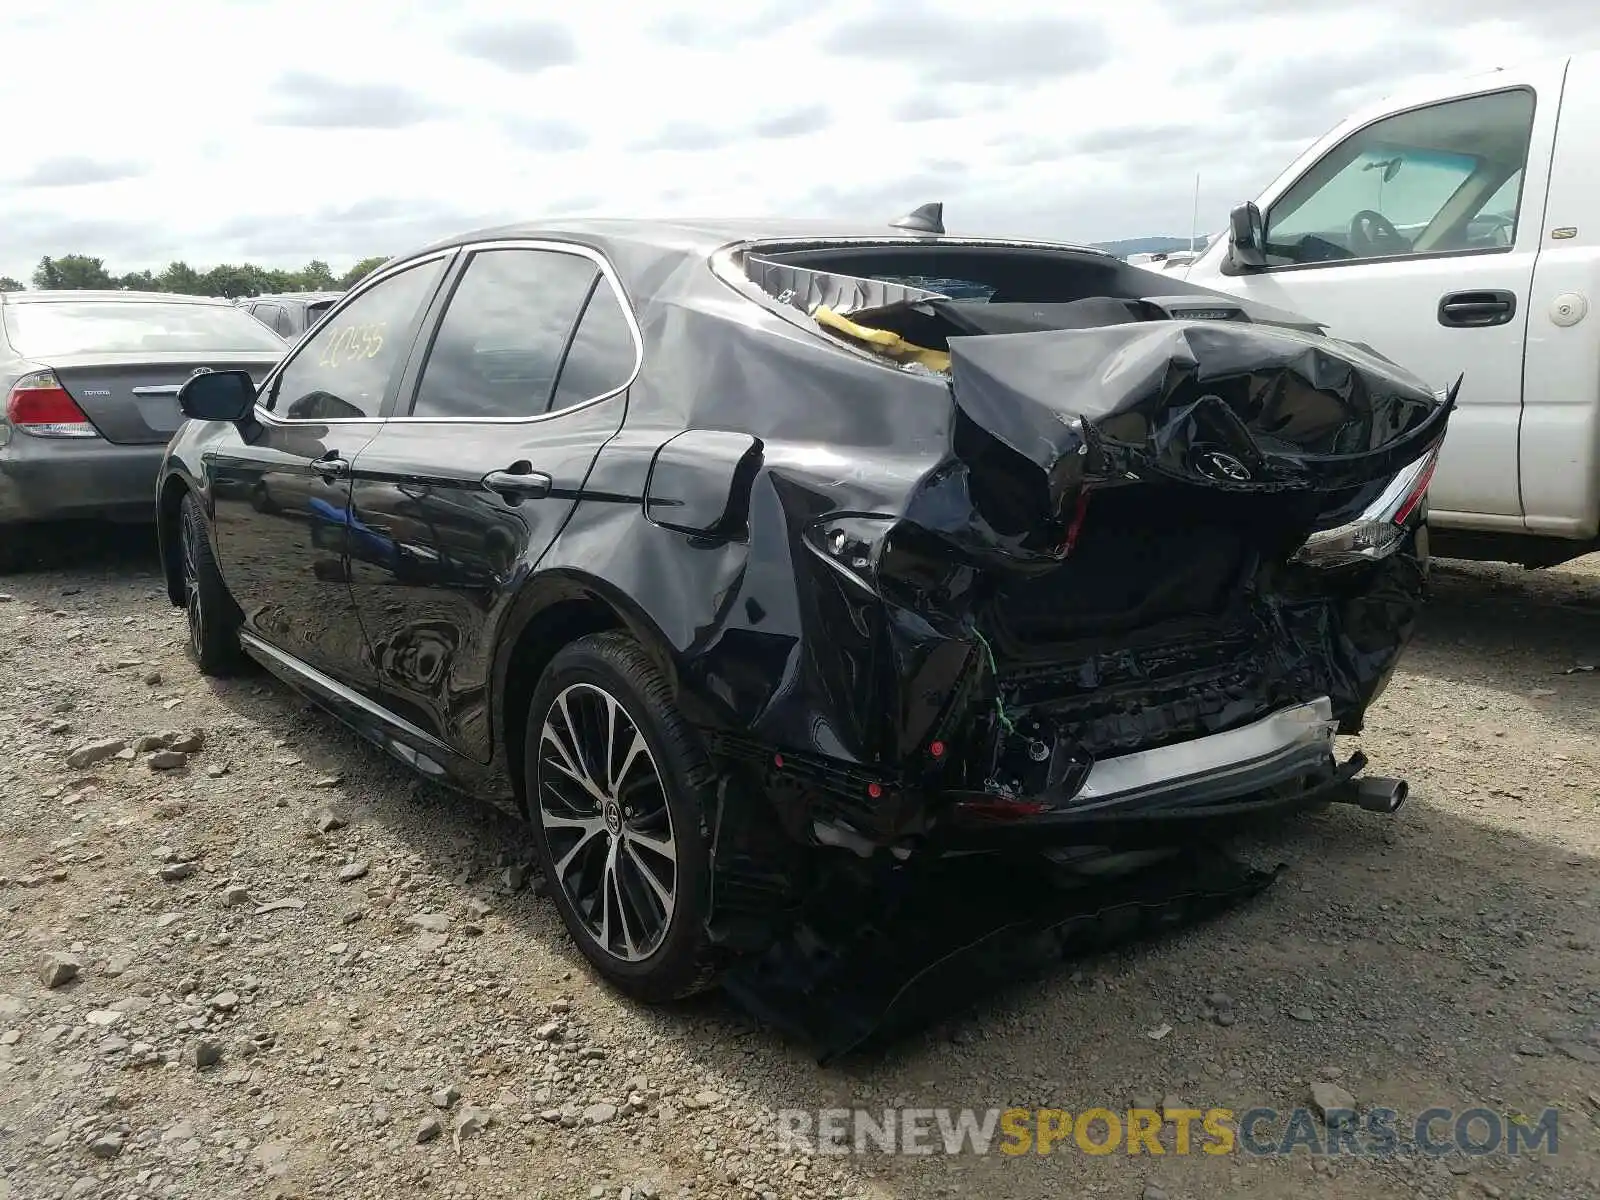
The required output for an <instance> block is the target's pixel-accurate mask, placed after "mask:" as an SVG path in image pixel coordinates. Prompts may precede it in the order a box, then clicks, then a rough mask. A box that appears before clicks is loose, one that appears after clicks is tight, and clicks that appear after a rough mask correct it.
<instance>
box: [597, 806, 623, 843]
mask: <svg viewBox="0 0 1600 1200" xmlns="http://www.w3.org/2000/svg"><path fill="white" fill-rule="evenodd" d="M600 819H601V820H602V821H604V822H605V823H606V832H607V833H609V834H610V835H611V836H612V837H617V836H619V835H620V834H621V833H622V806H621V805H620V804H618V803H617V802H616V801H615V800H607V801H606V802H605V804H604V805H603V806H602V807H601V809H600Z"/></svg>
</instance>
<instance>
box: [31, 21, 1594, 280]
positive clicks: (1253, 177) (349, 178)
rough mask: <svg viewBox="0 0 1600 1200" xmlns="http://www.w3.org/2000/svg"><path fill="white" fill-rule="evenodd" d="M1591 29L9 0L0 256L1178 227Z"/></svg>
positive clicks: (1204, 220) (150, 256)
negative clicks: (576, 221) (1400, 109)
mask: <svg viewBox="0 0 1600 1200" xmlns="http://www.w3.org/2000/svg"><path fill="white" fill-rule="evenodd" d="M724 7H725V8H726V9H727V10H728V11H729V12H732V13H737V14H738V15H736V16H729V15H726V14H722V15H719V13H718V11H717V10H718V9H720V8H724ZM550 12H560V13H562V15H561V16H560V17H559V18H553V17H548V16H537V15H532V14H537V13H550ZM1284 12H1292V14H1293V15H1291V16H1284V15H1281V14H1282V13H1284ZM1440 12H1448V14H1449V16H1448V27H1446V23H1445V22H1444V21H1442V20H1441V19H1440V18H1439V16H1438V15H1435V14H1438V13H1440ZM1583 45H1600V4H1597V3H1595V0H1529V2H1527V3H1523V4H1520V5H1517V4H1507V3H1504V2H1503V0H1493V2H1492V3H1491V2H1490V0H1453V2H1452V3H1451V4H1449V5H1442V4H1440V3H1439V2H1438V0H1297V2H1296V3H1292V4H1291V3H1284V2H1282V0H1073V2H1072V3H1066V2H1064V0H1042V2H1038V3H1035V2H1033V0H984V2H975V0H955V2H953V3H946V2H942V0H855V2H852V3H830V2H829V0H717V2H713V0H701V2H699V3H688V2H684V0H648V2H647V0H632V3H628V2H626V0H622V2H612V0H578V2H574V3H569V4H561V5H551V4H539V3H531V2H526V0H525V2H524V3H520V4H519V3H512V2H509V0H501V2H500V3H493V2H489V0H450V3H444V2H443V0H439V2H438V3H432V4H430V3H427V2H426V0H418V2H417V3H414V4H404V3H402V4H392V3H379V2H378V0H310V2H307V0H159V2H156V3H128V2H127V0H0V48H3V49H4V64H5V65H4V67H3V68H0V113H4V114H5V116H4V130H5V136H4V139H3V143H0V144H3V146H4V154H3V157H0V274H10V275H15V276H18V277H20V278H24V279H25V278H26V277H27V275H28V274H29V273H30V272H31V271H32V269H33V267H34V265H35V264H36V263H37V262H38V259H39V257H40V256H41V255H43V254H64V253H72V252H77V253H87V254H96V255H100V256H101V257H103V258H104V259H105V260H106V262H107V265H108V266H109V267H111V268H112V269H113V270H118V271H122V270H130V269H138V268H141V267H151V268H160V267H161V266H163V265H165V263H166V262H167V261H169V260H171V259H174V258H183V259H186V260H187V261H188V262H189V263H190V264H191V265H194V266H197V267H200V268H205V267H209V266H211V265H214V264H215V263H217V262H223V261H231V262H238V261H241V260H248V261H254V262H258V263H264V264H269V265H279V266H299V265H302V264H304V263H305V262H306V260H307V259H309V258H312V257H318V258H322V259H325V260H327V261H328V262H330V263H331V264H332V266H333V267H334V269H335V270H343V269H344V268H345V267H347V266H349V265H350V263H352V262H353V261H355V260H356V259H358V258H361V257H364V256H366V255H369V254H393V253H399V252H402V251H404V250H406V249H408V248H410V247H412V246H415V245H417V244H419V243H421V242H424V241H427V240H429V239H431V238H434V237H436V236H439V235H442V234H445V233H450V232H455V231H457V230H461V229H469V228H473V227H476V226H481V225H487V224H494V223H498V222H501V221H506V220H517V219H525V218H535V217H539V216H542V215H550V214H558V213H605V214H608V215H623V216H632V215H686V214H694V215H740V216H744V215H754V214H785V215H792V216H802V217H811V216H837V217H848V218H862V219H864V220H869V221H872V222H875V223H876V222H879V221H885V220H888V219H890V218H892V217H894V216H896V215H899V214H900V213H902V212H904V211H905V210H907V209H909V208H911V207H914V206H915V205H916V204H918V203H921V202H923V201H926V200H935V199H938V200H943V201H944V202H945V206H946V208H945V219H946V223H947V224H948V225H949V226H950V228H951V229H952V230H953V231H955V230H959V231H965V232H975V233H1013V234H1018V235H1031V236H1045V237H1054V238H1064V239H1069V240H1075V241H1097V240H1102V239H1107V238H1114V237H1129V236H1138V235H1143V234H1176V235H1179V236H1186V235H1187V234H1188V232H1189V224H1190V209H1191V204H1192V199H1193V193H1194V181H1195V173H1196V171H1198V172H1200V175H1201V181H1200V200H1201V205H1200V225H1201V229H1202V231H1205V230H1211V229H1216V228H1218V227H1219V226H1220V224H1221V223H1222V222H1223V220H1224V219H1225V215H1226V212H1227V209H1228V207H1229V205H1231V204H1233V203H1235V202H1237V201H1239V200H1243V199H1249V198H1250V197H1252V196H1253V195H1254V194H1255V193H1256V192H1257V191H1258V190H1259V189H1260V188H1261V187H1262V186H1263V185H1264V184H1265V183H1267V182H1268V181H1270V180H1271V178H1272V177H1273V176H1274V175H1276V174H1277V172H1278V171H1279V169H1281V168H1282V167H1283V166H1285V165H1286V164H1287V163H1288V161H1289V160H1290V159H1291V158H1292V157H1293V155H1294V154H1295V153H1296V152H1298V151H1299V150H1300V149H1302V148H1303V147H1304V145H1305V144H1306V143H1307V142H1308V141H1310V140H1311V139H1312V138H1314V137H1315V136H1317V135H1318V134H1320V133H1322V132H1324V131H1325V130H1326V129H1327V128H1328V126H1329V125H1331V124H1332V123H1333V122H1334V121H1335V120H1336V119H1337V118H1338V117H1339V116H1341V115H1342V114H1343V113H1345V112H1346V111H1348V110H1349V109H1351V108H1353V107H1356V106H1358V105H1359V104H1361V103H1363V102H1364V101H1366V100H1369V99H1372V98H1375V97H1377V96H1381V95H1383V94H1385V93H1387V92H1390V91H1392V90H1394V89H1395V88H1396V87H1398V86H1401V85H1403V84H1405V83H1407V82H1409V81H1411V80H1412V79H1414V78H1415V77H1417V76H1420V75H1428V74H1435V73H1440V72H1455V71H1466V70H1478V69H1488V68H1492V67H1495V66H1501V65H1513V64H1515V63H1516V62H1518V61H1521V60H1525V59H1529V58H1534V57H1539V56H1542V55H1545V54H1551V53H1563V52H1568V51H1570V50H1572V49H1575V48H1579V47H1581V46H1583Z"/></svg>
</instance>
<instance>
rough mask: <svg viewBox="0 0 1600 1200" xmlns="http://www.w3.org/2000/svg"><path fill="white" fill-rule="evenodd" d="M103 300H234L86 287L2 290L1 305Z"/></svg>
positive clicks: (219, 302) (213, 302)
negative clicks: (19, 290) (18, 290)
mask: <svg viewBox="0 0 1600 1200" xmlns="http://www.w3.org/2000/svg"><path fill="white" fill-rule="evenodd" d="M82 300H90V301H99V300H115V301H122V302H125V303H134V304H142V303H163V304H211V305H229V306H231V305H232V303H233V301H231V300H225V299H219V298H217V297H214V296H190V295H185V294H183V293H181V292H135V291H132V290H129V291H122V290H120V289H115V288H113V289H105V290H98V291H97V290H95V289H92V288H84V289H81V290H79V289H72V288H62V289H59V290H58V289H54V288H51V289H39V290H37V291H23V292H0V304H50V303H60V302H63V301H82Z"/></svg>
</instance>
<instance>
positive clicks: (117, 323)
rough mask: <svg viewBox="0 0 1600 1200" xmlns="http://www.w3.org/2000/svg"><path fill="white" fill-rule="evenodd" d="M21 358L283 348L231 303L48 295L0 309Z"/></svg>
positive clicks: (7, 330) (278, 338) (280, 349)
mask: <svg viewBox="0 0 1600 1200" xmlns="http://www.w3.org/2000/svg"><path fill="white" fill-rule="evenodd" d="M0 320H4V321H5V327H6V338H7V340H8V341H9V342H10V343H11V348H12V349H13V350H15V351H16V352H17V353H18V354H20V355H22V356H23V357H24V358H35V357H37V358H49V357H50V356H51V355H56V354H138V353H142V352H145V351H156V352H159V351H165V350H174V351H185V350H189V351H198V352H200V353H216V352H219V351H226V350H277V351H280V352H281V351H282V350H283V339H281V338H280V337H278V336H277V335H276V334H274V333H273V332H272V330H270V329H268V328H267V327H266V326H264V325H262V324H261V322H259V321H257V320H256V319H255V318H254V317H252V316H251V315H250V314H249V313H247V312H245V311H243V310H242V309H238V308H235V307H234V306H233V305H231V304H165V303H162V302H160V301H152V300H127V301H118V300H46V301H43V302H35V303H26V304H8V305H6V307H5V308H4V309H3V310H0Z"/></svg>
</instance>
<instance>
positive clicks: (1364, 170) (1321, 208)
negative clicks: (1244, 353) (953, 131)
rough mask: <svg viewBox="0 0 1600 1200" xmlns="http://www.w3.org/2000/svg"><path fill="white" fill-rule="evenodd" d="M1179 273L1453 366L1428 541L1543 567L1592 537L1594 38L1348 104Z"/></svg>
mask: <svg viewBox="0 0 1600 1200" xmlns="http://www.w3.org/2000/svg"><path fill="white" fill-rule="evenodd" d="M1180 270H1181V269H1180ZM1174 273H1175V274H1176V273H1178V272H1176V271H1175V272H1174ZM1186 277H1187V278H1188V279H1189V280H1191V281H1192V282H1195V283H1199V284H1203V285H1205V286H1206V287H1211V288H1216V289H1217V290H1219V291H1223V292H1229V293H1231V294H1233V295H1236V296H1240V297H1247V298H1249V299H1252V300H1259V301H1262V302H1264V303H1267V304H1274V305H1278V306H1279V307H1282V308H1287V309H1292V310H1295V311H1298V312H1301V313H1303V314H1305V315H1306V316H1308V317H1310V318H1312V319H1313V320H1316V321H1319V322H1322V323H1323V324H1324V325H1326V326H1327V328H1328V330H1329V332H1331V333H1333V334H1334V335H1336V336H1338V337H1342V338H1347V339H1350V340H1352V341H1358V342H1365V343H1367V344H1368V345H1370V346H1372V347H1373V348H1374V349H1376V350H1378V351H1380V352H1381V353H1383V354H1386V355H1388V356H1389V357H1390V358H1392V359H1394V360H1395V361H1396V362H1398V363H1400V364H1402V365H1403V366H1405V367H1407V368H1409V369H1410V370H1412V371H1415V372H1416V373H1418V374H1419V375H1421V376H1422V377H1423V378H1425V379H1427V380H1428V381H1429V382H1430V383H1432V384H1434V385H1435V386H1437V387H1447V386H1449V385H1450V384H1452V383H1453V382H1454V381H1455V380H1456V378H1457V376H1464V381H1463V383H1462V386H1461V391H1460V394H1459V397H1458V400H1457V404H1458V408H1457V410H1456V413H1455V415H1454V416H1453V417H1452V418H1451V422H1450V433H1449V436H1448V437H1446V439H1445V445H1444V451H1443V453H1442V455H1441V456H1440V462H1439V465H1438V468H1437V471H1436V473H1435V475H1434V479H1433V485H1432V489H1431V491H1430V493H1429V502H1430V514H1431V516H1430V524H1431V527H1432V534H1433V550H1434V552H1435V553H1438V554H1443V555H1447V556H1452V557H1459V558H1478V559H1494V560H1503V561H1509V562H1517V563H1522V564H1524V565H1526V566H1530V567H1542V566H1553V565H1555V564H1556V563H1560V562H1565V561H1567V560H1568V559H1571V558H1576V557H1577V556H1579V555H1581V554H1587V553H1589V552H1590V551H1592V550H1595V549H1597V548H1600V53H1591V54H1580V55H1573V56H1570V57H1567V58H1561V59H1554V60H1549V61H1545V62H1539V63H1535V64H1531V65H1529V66H1526V67H1522V68H1517V69H1504V70H1498V71H1493V72H1490V73H1488V74H1484V75H1477V76H1473V77H1471V78H1465V79H1460V80H1458V81H1456V82H1454V83H1451V84H1446V85H1443V86H1434V87H1431V88H1428V89H1427V90H1424V91H1418V92H1415V93H1412V94H1406V95H1400V96H1395V97H1392V98H1390V99H1389V100H1386V101H1384V102H1383V103H1382V104H1380V105H1377V106H1374V107H1372V108H1369V109H1367V110H1365V111H1363V112H1359V113H1356V114H1355V115H1353V116H1351V117H1349V118H1348V119H1346V120H1345V121H1343V122H1342V123H1341V124H1340V125H1339V126H1338V127H1336V128H1335V129H1333V130H1332V131H1331V132H1329V133H1328V134H1326V135H1324V136H1323V137H1322V138H1321V139H1319V140H1318V141H1317V142H1316V143H1315V144H1314V145H1313V146H1312V147H1311V148H1310V149H1309V150H1307V151H1306V152H1305V153H1304V154H1302V155H1301V156H1300V158H1298V159H1297V160H1296V161H1295V162H1294V163H1293V164H1291V165H1290V167H1289V168H1288V170H1286V171H1284V173H1283V174H1282V175H1280V176H1279V177H1278V179H1277V180H1276V181H1275V182H1274V183H1273V184H1272V185H1271V186H1270V187H1268V188H1267V190H1266V191H1265V192H1263V193H1262V195H1261V196H1260V197H1259V198H1258V199H1257V200H1256V201H1255V202H1254V203H1251V204H1242V205H1240V206H1239V207H1237V208H1235V209H1234V210H1233V213H1232V215H1231V219H1230V228H1229V230H1228V234H1227V236H1226V237H1219V238H1217V239H1216V240H1215V241H1214V242H1213V243H1212V245H1211V246H1210V247H1209V248H1208V249H1207V250H1206V252H1205V253H1204V254H1203V255H1202V256H1201V257H1200V258H1199V259H1198V260H1197V261H1196V262H1195V263H1194V264H1193V265H1192V266H1191V267H1190V268H1189V270H1188V271H1187V273H1186Z"/></svg>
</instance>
